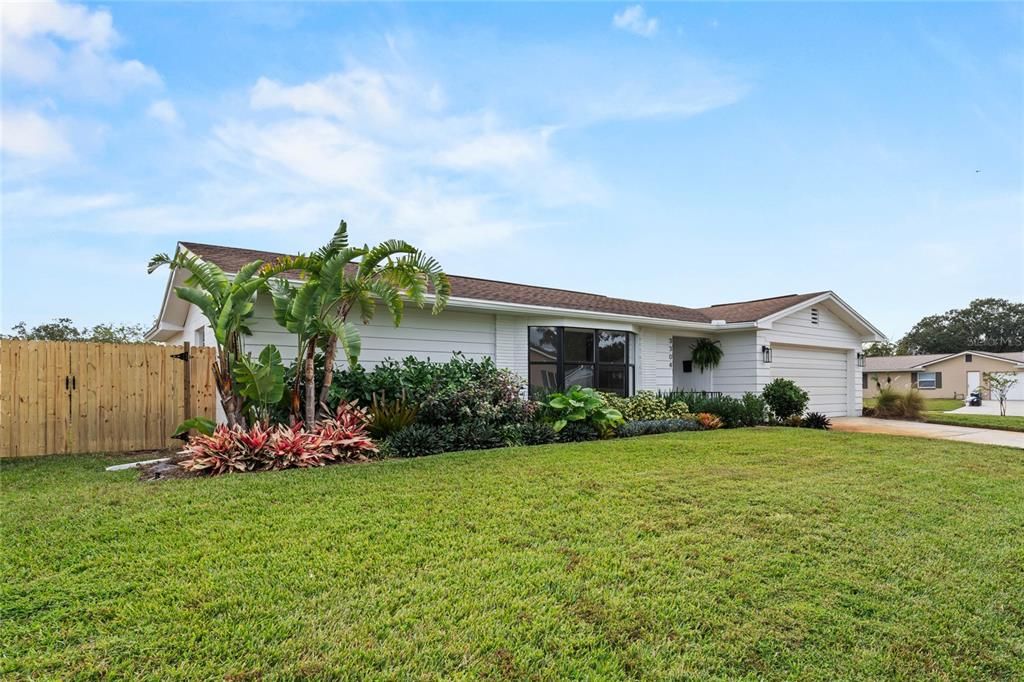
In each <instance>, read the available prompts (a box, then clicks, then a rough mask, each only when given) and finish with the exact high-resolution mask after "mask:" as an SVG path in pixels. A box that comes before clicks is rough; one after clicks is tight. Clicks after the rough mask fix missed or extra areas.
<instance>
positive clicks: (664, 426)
mask: <svg viewBox="0 0 1024 682" xmlns="http://www.w3.org/2000/svg"><path fill="white" fill-rule="evenodd" d="M699 429H700V425H699V424H698V423H697V420H696V419H649V420H643V421H632V422H626V423H625V424H623V425H622V426H620V427H619V428H618V430H617V431H616V432H615V435H616V436H618V437H619V438H632V437H633V436H647V435H651V434H655V433H674V432H676V431H697V430H699Z"/></svg>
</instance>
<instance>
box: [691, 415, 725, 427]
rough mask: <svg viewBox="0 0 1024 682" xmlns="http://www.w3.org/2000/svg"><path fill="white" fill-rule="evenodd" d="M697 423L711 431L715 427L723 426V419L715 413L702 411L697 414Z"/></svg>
mask: <svg viewBox="0 0 1024 682" xmlns="http://www.w3.org/2000/svg"><path fill="white" fill-rule="evenodd" d="M697 423H698V424H700V427H701V428H702V429H707V430H709V431H711V430H713V429H720V428H722V420H721V419H720V418H718V417H716V416H715V415H713V414H710V413H708V412H700V413H698V414H697Z"/></svg>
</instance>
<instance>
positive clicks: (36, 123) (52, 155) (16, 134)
mask: <svg viewBox="0 0 1024 682" xmlns="http://www.w3.org/2000/svg"><path fill="white" fill-rule="evenodd" d="M0 129H2V135H0V148H2V149H3V152H4V154H7V155H10V156H13V157H16V158H21V159H28V160H31V161H38V162H46V163H61V162H65V161H70V160H71V159H72V158H73V157H74V151H73V149H72V146H71V143H70V142H69V141H68V137H67V133H66V131H65V130H64V127H63V126H62V125H61V124H59V123H56V122H54V121H51V120H49V119H47V118H45V117H43V116H42V115H41V114H38V113H36V112H34V111H30V110H26V109H4V110H3V112H2V113H0Z"/></svg>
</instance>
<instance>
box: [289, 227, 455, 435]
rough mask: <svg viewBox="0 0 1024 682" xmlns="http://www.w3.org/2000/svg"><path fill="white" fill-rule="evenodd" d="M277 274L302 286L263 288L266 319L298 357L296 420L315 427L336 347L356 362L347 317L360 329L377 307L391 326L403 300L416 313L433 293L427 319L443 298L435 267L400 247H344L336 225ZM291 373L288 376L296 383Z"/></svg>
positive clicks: (442, 280)
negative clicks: (289, 336)
mask: <svg viewBox="0 0 1024 682" xmlns="http://www.w3.org/2000/svg"><path fill="white" fill-rule="evenodd" d="M269 267H270V268H272V269H273V270H275V271H277V272H283V271H285V270H296V269H297V270H300V271H301V272H302V276H303V281H302V282H301V283H300V284H299V285H297V286H293V285H291V284H290V283H289V282H287V281H284V280H278V281H276V282H274V283H273V284H272V285H271V286H270V289H271V293H272V295H273V297H274V316H275V319H276V320H277V321H278V323H279V324H281V325H282V326H284V327H285V328H286V329H288V330H289V331H291V332H292V333H294V334H296V336H297V339H298V348H299V351H300V357H301V358H302V362H303V363H304V365H303V372H302V381H303V384H304V389H305V409H304V415H303V419H304V420H305V421H306V423H308V424H312V423H314V422H315V421H316V419H317V417H318V415H319V416H322V415H323V413H324V411H325V410H326V409H327V398H328V395H329V394H330V389H331V385H332V383H333V379H334V364H335V359H336V357H337V352H338V348H339V346H340V348H341V350H342V352H343V353H344V354H345V357H346V359H347V360H348V362H349V364H350V365H354V364H355V363H356V362H357V361H358V360H359V353H360V350H361V341H360V336H359V330H358V329H357V328H356V326H355V325H354V324H353V323H352V322H350V321H349V317H350V315H358V318H359V319H360V320H361V321H362V322H363V324H366V323H368V322H370V320H371V319H373V317H374V314H375V313H376V309H377V305H378V304H382V305H384V307H385V308H387V310H388V313H389V314H390V315H391V318H392V321H393V322H394V324H395V326H396V327H397V326H399V325H400V324H401V323H402V314H403V311H404V308H405V304H406V301H408V302H411V303H413V304H414V305H417V306H419V307H423V306H424V305H425V304H426V299H427V295H428V293H429V292H430V291H431V290H433V294H434V303H433V307H432V311H433V313H434V314H437V313H439V312H441V311H442V310H443V309H444V308H445V306H446V305H447V303H448V298H449V296H450V295H451V285H450V283H449V281H448V277H447V275H445V273H444V272H443V271H442V270H441V266H440V265H439V264H438V262H437V261H436V260H434V259H433V258H431V257H429V256H427V255H426V254H424V253H423V252H422V251H420V250H419V249H417V248H416V247H414V246H412V245H411V244H409V243H407V242H404V241H400V240H389V241H385V242H381V243H380V244H378V245H376V246H373V247H371V246H367V245H363V246H361V247H353V246H350V245H349V240H348V226H347V225H346V223H345V221H342V222H341V223H340V225H339V226H338V229H337V230H336V231H335V233H334V236H333V237H332V238H331V241H329V242H328V243H327V244H325V245H324V246H323V247H321V248H320V249H318V250H317V251H315V252H313V253H311V254H303V255H299V256H285V257H282V258H281V259H279V260H277V261H275V262H274V263H272V264H271V265H270V266H269ZM318 348H319V349H322V350H323V353H324V378H323V382H322V384H321V386H320V390H319V395H318V393H317V387H316V373H315V358H316V351H317V349H318ZM298 375H299V373H298V372H296V376H297V377H298ZM298 395H299V392H298V388H297V385H296V386H295V387H293V392H292V411H293V418H297V417H298V414H297V412H298V400H297V397H298Z"/></svg>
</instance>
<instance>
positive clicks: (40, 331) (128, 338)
mask: <svg viewBox="0 0 1024 682" xmlns="http://www.w3.org/2000/svg"><path fill="white" fill-rule="evenodd" d="M145 332H146V330H145V328H144V327H143V326H142V325H141V324H98V325H96V326H94V327H92V328H91V329H90V328H89V327H82V328H81V329H79V328H78V327H76V326H75V324H74V322H72V321H71V318H70V317H58V318H55V319H54V320H53V321H51V322H44V323H43V324H39V325H36V326H34V327H31V328H30V327H29V326H28V325H27V324H25V323H24V322H19V323H18V324H16V325H14V326H13V327H11V334H10V335H9V337H8V338H12V339H25V340H27V341H92V342H94V343H142V340H143V337H144V336H145Z"/></svg>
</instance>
